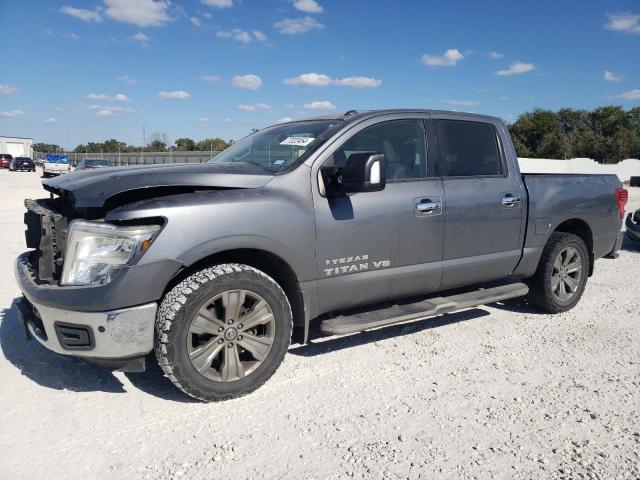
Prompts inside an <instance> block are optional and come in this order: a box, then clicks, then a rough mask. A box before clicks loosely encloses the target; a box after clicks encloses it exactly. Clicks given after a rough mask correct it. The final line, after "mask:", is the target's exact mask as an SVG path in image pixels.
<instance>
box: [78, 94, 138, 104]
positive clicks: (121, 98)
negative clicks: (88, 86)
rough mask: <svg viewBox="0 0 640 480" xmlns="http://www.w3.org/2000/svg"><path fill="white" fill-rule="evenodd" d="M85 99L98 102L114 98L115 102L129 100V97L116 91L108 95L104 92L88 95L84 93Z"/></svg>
mask: <svg viewBox="0 0 640 480" xmlns="http://www.w3.org/2000/svg"><path fill="white" fill-rule="evenodd" d="M84 98H86V99H88V100H93V101H96V102H100V101H103V100H115V101H116V102H130V101H131V99H130V98H129V97H127V96H126V95H125V94H124V93H117V94H115V95H113V96H110V95H106V94H104V93H90V94H88V95H85V97H84Z"/></svg>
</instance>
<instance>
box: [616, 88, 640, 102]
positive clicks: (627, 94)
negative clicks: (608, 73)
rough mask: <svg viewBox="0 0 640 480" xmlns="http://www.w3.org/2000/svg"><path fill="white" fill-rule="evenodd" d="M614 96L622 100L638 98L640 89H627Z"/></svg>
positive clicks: (639, 98)
mask: <svg viewBox="0 0 640 480" xmlns="http://www.w3.org/2000/svg"><path fill="white" fill-rule="evenodd" d="M614 98H620V99H622V100H640V89H639V88H635V89H633V90H629V91H628V92H624V93H620V94H618V95H616V96H615V97H614Z"/></svg>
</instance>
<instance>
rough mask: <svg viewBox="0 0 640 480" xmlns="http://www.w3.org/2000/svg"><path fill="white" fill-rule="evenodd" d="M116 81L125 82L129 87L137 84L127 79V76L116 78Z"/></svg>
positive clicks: (133, 80) (131, 79)
mask: <svg viewBox="0 0 640 480" xmlns="http://www.w3.org/2000/svg"><path fill="white" fill-rule="evenodd" d="M117 80H120V81H122V82H125V83H127V84H129V85H135V83H136V82H137V80H135V79H133V78H131V77H129V75H122V76H120V77H118V78H117Z"/></svg>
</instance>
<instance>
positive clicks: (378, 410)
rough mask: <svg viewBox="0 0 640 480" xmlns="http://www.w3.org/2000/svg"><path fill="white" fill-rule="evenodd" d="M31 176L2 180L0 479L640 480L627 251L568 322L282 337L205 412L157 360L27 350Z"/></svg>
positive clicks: (526, 314) (639, 347)
mask: <svg viewBox="0 0 640 480" xmlns="http://www.w3.org/2000/svg"><path fill="white" fill-rule="evenodd" d="M39 182H40V179H39V174H33V173H10V172H8V171H6V170H1V171H0V192H1V193H0V245H1V246H2V249H3V252H4V253H3V254H2V260H1V263H0V349H1V352H2V353H1V355H0V378H1V379H2V382H3V386H2V388H1V389H0V479H22V478H25V479H36V478H37V479H47V478H56V479H57V478H64V479H76V478H78V479H80V478H82V479H111V478H114V479H115V478H118V479H120V478H143V479H170V478H189V479H200V478H238V479H244V478H255V479H263V478H280V479H302V478H305V479H308V478H318V479H320V478H332V479H334V478H335V479H337V478H366V479H370V478H389V479H395V478H425V479H431V478H439V477H446V478H523V479H530V478H596V479H600V478H601V479H605V478H607V479H608V478H634V479H635V478H639V477H640V418H639V416H640V329H639V328H638V325H639V321H640V302H639V299H640V298H639V295H638V294H639V292H640V249H639V248H636V247H635V246H633V245H632V244H631V243H630V242H628V241H626V242H625V244H624V246H623V251H622V252H621V254H620V258H619V259H617V260H607V259H603V260H600V261H598V262H597V264H596V270H595V274H594V276H593V277H592V278H591V279H590V280H589V282H588V284H587V289H586V292H585V294H584V296H583V298H582V301H581V302H580V303H579V304H578V306H577V307H576V308H575V309H573V310H572V311H570V312H567V313H565V314H560V315H554V316H550V315H544V314H540V313H538V312H537V311H534V310H533V309H530V308H529V307H528V306H527V305H526V304H524V303H523V302H522V301H514V302H508V303H507V304H506V305H492V306H490V307H482V308H476V309H472V310H467V311H464V312H461V313H456V314H450V315H444V316H441V317H438V318H435V319H430V320H428V321H419V322H415V323H412V324H408V325H401V326H394V327H388V328H385V329H381V330H377V331H374V332H369V333H364V334H359V335H354V336H350V337H343V338H322V339H318V340H316V341H314V342H313V343H312V344H310V345H307V346H303V347H302V346H299V345H293V346H292V347H291V349H290V352H289V355H287V357H286V358H285V361H284V364H283V365H282V367H281V368H280V369H279V370H278V372H277V373H276V374H275V376H274V377H273V378H272V379H271V380H270V381H269V382H267V384H266V385H265V386H264V387H262V388H261V389H259V390H258V391H257V392H255V393H253V394H251V395H249V396H245V397H243V398H240V399H236V400H232V401H227V402H223V403H217V404H203V403H198V402H195V401H192V400H191V399H189V398H188V397H186V396H184V395H183V394H182V393H181V392H179V391H178V390H176V389H175V388H174V387H173V386H172V385H171V384H170V382H169V381H168V380H166V379H165V378H164V377H163V376H162V374H161V373H160V371H159V369H158V368H157V367H155V366H154V365H151V367H152V368H151V370H150V371H149V372H147V373H144V374H123V373H111V372H107V371H103V370H100V369H97V368H94V367H92V366H89V365H88V364H85V363H84V362H82V361H79V360H74V359H70V358H66V357H63V356H59V355H56V354H54V353H51V352H49V351H47V350H45V349H44V348H43V347H41V346H40V345H39V344H38V343H36V342H30V343H26V342H25V341H24V338H23V334H22V331H21V328H20V326H19V324H18V318H17V313H16V310H15V306H14V302H15V299H16V298H17V297H18V296H19V295H20V293H19V291H18V288H17V287H16V285H15V282H14V278H13V260H14V258H15V256H17V255H18V254H19V253H20V252H22V251H23V250H24V237H23V230H24V227H23V225H22V214H23V206H22V202H23V199H24V198H25V197H33V198H38V197H42V196H44V195H43V194H44V193H45V192H44V191H43V190H42V189H41V186H40V183H39ZM629 190H630V194H631V201H630V205H629V206H628V210H630V209H635V208H638V207H640V188H630V189H629ZM148 364H149V363H148Z"/></svg>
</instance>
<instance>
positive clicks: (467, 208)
mask: <svg viewBox="0 0 640 480" xmlns="http://www.w3.org/2000/svg"><path fill="white" fill-rule="evenodd" d="M434 117H438V118H436V119H434V120H433V123H432V126H433V129H431V128H430V131H431V132H432V133H433V134H434V135H435V137H436V143H437V150H438V155H437V157H438V160H437V162H436V168H437V172H438V174H439V175H440V177H441V178H442V181H443V186H444V195H445V199H444V203H445V207H444V215H445V227H444V252H443V273H442V285H441V288H449V287H456V286H461V285H469V284H471V283H474V282H483V281H489V280H494V279H498V278H501V277H504V276H507V275H510V274H511V272H512V271H513V269H514V268H515V266H516V264H517V262H518V259H519V258H520V253H521V251H520V247H521V233H522V232H521V229H522V228H523V211H524V209H523V205H522V199H523V197H524V193H523V192H522V182H521V179H520V177H519V175H518V174H517V172H509V170H508V165H507V162H506V157H505V155H504V149H503V148H502V146H501V143H500V137H499V135H498V130H497V128H496V127H497V125H495V124H494V123H492V121H489V120H487V121H483V119H482V118H481V117H478V120H477V121H476V120H475V118H474V120H473V121H471V120H468V119H466V120H463V119H460V118H456V116H455V115H446V114H441V115H435V114H434ZM430 127H431V125H430ZM510 173H511V174H510Z"/></svg>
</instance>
